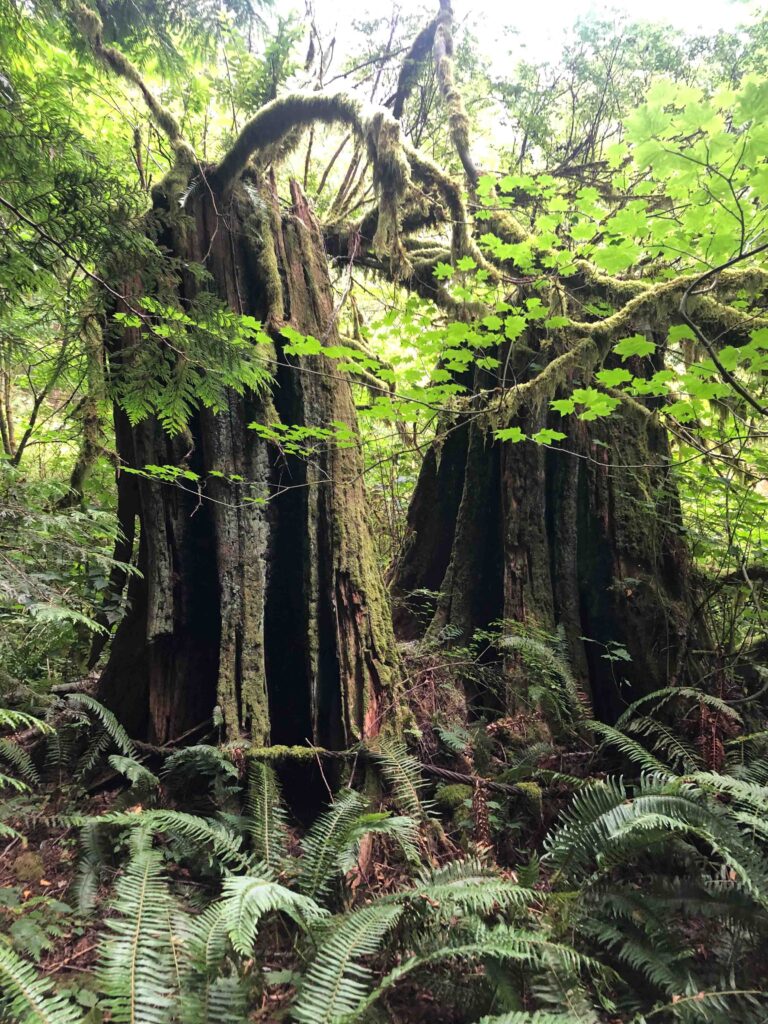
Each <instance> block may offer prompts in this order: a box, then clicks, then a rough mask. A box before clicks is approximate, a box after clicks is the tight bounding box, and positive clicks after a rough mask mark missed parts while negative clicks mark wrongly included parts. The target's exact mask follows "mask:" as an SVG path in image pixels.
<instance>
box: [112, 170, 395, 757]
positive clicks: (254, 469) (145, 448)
mask: <svg viewBox="0 0 768 1024" xmlns="http://www.w3.org/2000/svg"><path fill="white" fill-rule="evenodd" d="M292 199H293V205H292V208H291V209H290V211H288V212H285V213H282V214H281V212H280V209H279V206H278V201H277V196H276V193H275V190H274V186H273V185H270V184H267V185H265V184H264V183H263V182H256V181H255V180H250V181H247V182H244V181H242V180H241V181H240V182H239V183H238V184H237V185H236V186H235V187H234V189H233V190H232V192H231V195H230V196H229V197H228V198H227V199H226V200H225V201H223V200H221V199H219V200H218V204H219V206H218V207H217V204H216V202H215V201H214V198H213V196H212V195H211V194H210V192H208V191H206V190H205V189H201V190H200V191H199V192H198V193H197V194H194V193H193V194H192V195H191V197H190V198H189V199H188V201H187V214H188V215H186V216H181V217H180V216H178V215H175V214H174V213H173V212H172V211H173V207H174V204H176V205H177V201H176V199H175V198H174V197H166V196H162V195H160V196H158V197H157V198H156V201H155V206H156V210H155V213H156V215H157V216H156V218H155V220H156V221H157V222H158V223H160V224H162V225H164V226H163V227H162V228H161V230H160V237H159V241H160V243H161V244H162V245H164V246H165V247H166V248H167V249H168V250H170V252H171V254H172V255H174V256H176V257H178V258H179V267H181V268H182V269H180V270H179V271H178V295H179V300H180V301H181V302H182V303H183V304H186V303H188V302H189V301H191V300H193V299H194V297H195V295H196V294H197V291H198V289H199V287H200V285H199V283H198V281H197V279H196V278H195V276H193V274H192V273H190V272H189V271H188V270H186V269H183V268H185V266H186V265H188V263H190V262H194V263H198V264H203V265H204V266H205V267H206V269H207V270H208V271H209V273H210V274H211V276H212V279H213V282H214V284H213V285H212V286H209V287H214V288H215V290H216V292H217V293H218V295H219V297H220V298H222V299H223V300H224V301H225V302H226V303H227V305H228V306H229V307H230V308H231V309H232V310H234V311H236V312H238V313H242V314H247V315H251V316H253V317H255V318H256V319H258V320H260V321H262V322H263V323H264V324H265V325H267V326H268V328H269V331H270V334H271V336H272V337H273V340H274V349H273V350H272V351H271V353H270V356H271V358H272V359H273V360H275V362H276V363H277V364H278V365H277V368H276V371H275V377H276V379H275V385H274V387H273V388H272V390H271V391H270V392H269V393H267V394H265V395H256V394H250V393H249V394H246V395H245V396H239V395H237V394H236V393H234V392H230V393H229V394H228V398H227V403H228V408H227V409H226V411H224V412H223V413H219V414H214V413H212V412H211V411H209V410H206V409H202V410H200V411H198V412H195V413H194V414H193V416H192V417H191V420H190V422H189V425H188V429H187V431H185V432H184V433H182V434H179V435H176V436H175V437H170V436H169V435H168V434H167V433H166V432H165V431H164V430H163V429H162V427H161V426H160V424H159V423H158V421H157V420H156V419H154V418H148V419H144V420H142V421H141V422H140V423H138V425H136V426H135V427H131V425H130V424H129V423H128V420H127V418H126V416H125V414H124V413H123V412H122V410H120V409H119V408H116V411H115V426H116V435H117V447H118V452H119V455H120V457H121V460H122V462H123V464H124V465H125V466H127V467H136V468H141V467H143V466H145V465H148V464H150V465H152V464H154V465H161V466H163V465H172V466H177V467H182V468H188V469H190V470H192V471H194V473H196V474H198V475H199V476H200V477H201V479H204V480H205V491H204V496H203V497H202V498H200V497H199V496H198V495H197V493H195V490H196V487H195V484H194V483H191V484H190V485H189V489H182V488H181V487H179V486H174V485H172V484H164V483H159V482H155V481H152V480H148V479H146V478H144V477H141V476H135V475H132V476H126V475H125V474H123V475H121V477H120V498H121V508H120V513H121V519H122V523H123V530H124V532H125V533H127V534H128V535H129V536H130V534H131V531H132V528H133V524H134V521H135V520H138V523H139V530H138V534H139V546H138V557H137V563H138V567H139V569H140V570H141V573H142V577H141V578H139V577H134V578H132V579H131V580H130V582H129V586H128V597H129V609H128V612H127V614H126V616H125V618H124V620H123V621H122V623H121V625H120V626H119V628H118V631H117V634H116V636H115V638H114V641H113V644H112V648H111V652H110V657H109V661H108V664H107V666H106V668H105V670H104V672H103V674H102V677H101V686H100V692H101V698H102V699H103V700H104V701H105V702H106V703H107V704H108V706H109V707H111V708H112V709H114V710H115V711H116V713H117V714H118V716H119V717H120V719H121V720H122V721H123V722H124V723H125V724H126V725H127V726H128V728H129V729H130V731H131V732H132V733H133V734H134V735H142V734H143V735H146V736H148V737H149V738H150V739H151V740H153V741H156V742H165V741H167V740H169V739H171V738H173V737H175V736H178V735H180V734H181V733H183V732H185V731H186V730H187V729H189V728H191V727H193V726H195V725H197V724H198V723H200V722H201V721H203V720H204V719H206V718H207V717H210V716H211V714H212V712H213V710H214V707H215V706H216V705H218V707H219V708H220V709H221V713H222V715H223V718H224V723H225V728H226V732H227V735H228V736H230V737H233V736H238V735H249V736H250V737H251V738H252V740H253V742H254V743H255V744H257V745H259V744H266V743H285V744H304V743H306V742H311V743H313V744H317V745H321V746H326V747H334V748H338V747H341V746H344V745H346V744H348V743H349V742H350V741H352V740H354V739H355V738H359V737H362V736H367V735H371V734H375V732H376V731H377V730H378V727H379V722H380V719H381V716H382V713H383V711H384V707H385V702H386V697H387V691H388V688H389V687H390V685H391V684H392V680H393V673H394V668H395V664H396V655H395V648H394V641H393V635H392V630H391V622H390V617H389V610H388V604H387V598H386V593H385V590H384V587H383V584H382V582H381V580H380V577H379V574H378V570H377V567H376V564H375V560H374V555H373V549H372V545H371V541H370V537H369V533H368V524H367V522H366V514H365V503H364V492H363V481H362V459H361V455H360V451H359V448H357V447H346V448H343V447H342V448H340V447H338V446H336V445H334V444H332V443H331V444H329V445H327V446H325V447H324V448H323V450H322V452H321V453H319V454H317V455H313V456H312V457H311V458H309V459H305V458H300V457H298V456H292V455H285V454H283V453H281V452H280V451H279V450H278V448H277V446H275V445H274V444H271V443H269V442H267V441H265V440H263V439H262V438H260V437H259V436H258V434H257V433H256V432H255V431H253V430H249V424H251V423H253V422H259V423H267V424H269V423H276V422H281V423H284V424H297V425H302V426H321V427H328V426H329V424H331V423H332V422H334V421H337V422H343V423H345V424H349V425H350V426H353V427H354V423H355V410H354V404H353V400H352V394H351V390H350V387H349V383H348V381H347V380H346V379H345V378H344V377H343V375H341V374H340V373H339V372H338V369H337V368H335V367H334V366H333V365H332V364H331V363H330V362H329V361H328V360H327V359H326V358H325V357H323V356H313V357H302V358H300V359H296V358H293V357H290V356H288V355H286V354H285V353H283V350H282V348H283V339H282V338H281V336H280V334H279V327H280V326H282V325H284V324H286V323H287V324H290V325H291V326H292V327H293V328H294V329H295V330H298V331H300V332H301V333H302V334H312V335H314V336H316V337H318V338H320V339H322V340H323V341H324V342H326V343H328V344H333V343H334V342H335V341H337V334H336V327H335V324H334V309H333V299H332V292H331V287H330V281H329V277H328V270H327V264H326V258H325V253H324V248H323V244H322V238H321V235H320V232H319V229H318V225H317V223H316V221H315V219H314V217H313V215H312V213H311V212H310V210H309V208H308V206H307V203H306V201H305V199H304V197H303V195H302V194H301V192H300V190H299V189H298V187H297V186H293V190H292ZM222 204H223V205H222ZM137 341H138V337H137V331H135V330H132V329H128V330H125V331H122V332H121V334H120V336H119V337H118V338H117V340H116V341H115V342H114V344H115V345H116V346H117V347H118V349H125V348H126V347H127V346H129V345H132V344H136V343H137ZM144 343H146V342H144ZM265 348H268V346H265ZM211 471H214V472H215V473H217V474H223V475H224V476H225V477H231V476H233V475H237V476H239V477H242V479H243V481H245V482H244V483H242V484H239V483H234V484H233V483H231V482H228V481H227V480H224V479H222V478H220V477H214V478H211V477H209V476H208V474H209V473H210V472H211ZM254 498H255V499H257V500H256V501H253V500H251V499H254Z"/></svg>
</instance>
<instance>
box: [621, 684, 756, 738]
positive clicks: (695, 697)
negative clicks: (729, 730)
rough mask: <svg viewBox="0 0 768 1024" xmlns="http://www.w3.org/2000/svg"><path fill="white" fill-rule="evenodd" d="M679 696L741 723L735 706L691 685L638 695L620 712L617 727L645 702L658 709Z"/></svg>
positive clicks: (667, 687) (623, 725)
mask: <svg viewBox="0 0 768 1024" xmlns="http://www.w3.org/2000/svg"><path fill="white" fill-rule="evenodd" d="M679 697H683V698H685V699H686V700H690V701H693V702H697V703H700V704H705V705H706V706H707V707H709V708H711V709H712V710H713V711H717V712H718V713H719V714H721V715H725V716H726V718H730V719H731V721H733V722H737V723H741V721H742V718H741V715H740V714H739V712H738V711H736V709H735V708H732V707H731V705H730V704H728V703H727V702H726V701H724V700H723V699H722V698H721V697H716V696H715V695H714V694H711V693H706V692H705V691H704V690H698V689H696V687H693V686H665V687H663V688H662V689H660V690H654V691H653V693H646V694H644V695H643V696H642V697H639V698H638V699H637V700H636V701H634V702H633V703H632V704H630V705H629V707H628V708H626V709H625V711H624V712H623V713H622V714H621V716H620V717H619V719H618V720H617V722H616V728H617V729H623V728H624V727H625V725H626V724H627V722H629V720H630V719H631V718H633V717H634V716H635V715H636V714H637V712H638V711H639V710H640V708H643V707H645V706H646V704H650V705H652V707H653V709H654V711H658V710H660V709H661V708H662V707H663V706H664V705H665V704H667V703H669V701H671V700H676V699H677V698H679Z"/></svg>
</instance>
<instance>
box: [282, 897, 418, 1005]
mask: <svg viewBox="0 0 768 1024" xmlns="http://www.w3.org/2000/svg"><path fill="white" fill-rule="evenodd" d="M402 913H403V909H402V907H398V906H393V905H378V904H373V905H372V906H370V907H363V908H362V910H357V911H354V912H353V913H351V914H349V915H347V916H346V917H345V918H343V919H342V920H341V922H340V924H339V925H338V927H333V928H330V929H328V931H327V933H326V935H325V941H324V942H323V946H322V949H321V950H320V952H319V953H318V954H317V956H316V957H315V959H314V960H313V962H312V963H311V965H310V967H309V970H308V972H307V974H306V976H305V978H304V981H303V983H302V985H301V988H300V991H299V995H298V999H297V1001H296V1005H295V1006H294V1009H293V1014H292V1016H293V1019H294V1021H296V1022H297V1024H338V1022H341V1021H346V1020H348V1019H350V1018H349V1015H350V1014H352V1013H353V1011H355V1010H356V1009H357V1008H358V1007H359V1006H360V1005H361V1004H362V1003H363V1002H364V1000H365V998H366V996H367V994H368V990H369V988H370V985H371V982H372V978H373V975H372V972H371V970H370V969H369V968H368V967H365V966H363V964H362V963H361V960H362V959H363V958H364V957H369V956H372V955H373V954H374V953H377V952H378V950H379V949H380V947H381V944H382V942H383V941H384V939H385V937H386V935H387V934H388V932H389V931H390V930H391V929H392V928H393V927H394V926H395V924H396V923H397V921H398V920H399V918H400V916H401V915H402ZM353 1019H354V1018H353Z"/></svg>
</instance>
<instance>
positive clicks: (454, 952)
mask: <svg viewBox="0 0 768 1024" xmlns="http://www.w3.org/2000/svg"><path fill="white" fill-rule="evenodd" d="M479 959H483V960H487V959H491V960H498V961H500V962H501V963H507V962H509V961H518V962H520V963H522V964H525V965H526V966H529V967H541V966H549V965H552V964H558V965H559V966H561V967H563V968H564V969H566V970H567V971H570V972H573V973H579V972H591V973H593V974H595V975H598V976H602V977H606V976H608V975H609V974H611V973H612V972H611V971H610V970H609V969H607V968H606V967H605V965H604V964H601V963H600V962H599V961H598V960H595V959H594V958H593V957H589V956H586V955H584V954H582V953H579V952H578V951H577V950H576V949H574V948H573V947H572V946H567V945H565V944H563V943H559V942H554V941H552V940H551V939H548V938H546V937H545V936H542V935H541V934H540V933H538V932H529V931H523V930H518V929H513V928H508V927H506V926H503V925H502V926H498V927H495V928H491V929H482V928H481V929H478V932H477V936H476V937H475V938H474V939H472V940H470V941H465V940H463V939H460V941H459V942H458V943H456V944H450V943H449V944H446V945H444V946H443V947H441V948H440V949H436V950H432V951H431V952H429V953H426V954H422V955H420V954H416V955H415V956H412V957H409V958H408V959H407V960H405V961H404V962H403V963H402V964H399V965H398V966H397V967H395V968H394V969H393V970H392V971H390V972H389V974H387V975H386V976H385V977H384V978H383V979H382V981H381V982H380V983H379V984H378V985H377V986H376V988H375V989H374V990H373V991H372V992H371V993H370V994H369V995H368V996H366V998H365V1000H364V1001H362V1002H361V1003H360V1004H359V1005H358V1006H357V1007H355V1008H354V1015H352V1014H350V1016H349V1017H348V1018H345V1020H349V1021H350V1024H351V1022H352V1021H354V1020H359V1019H361V1018H362V1016H363V1014H364V1013H365V1012H366V1011H367V1010H368V1009H369V1008H370V1007H371V1006H373V1004H374V1003H376V1002H377V1001H378V1000H379V999H380V998H381V996H382V995H384V993H385V992H387V991H389V990H390V989H392V988H394V987H395V986H396V985H398V984H399V983H400V982H401V981H402V980H403V978H405V977H407V976H408V975H410V974H412V973H413V972H414V971H420V970H423V969H425V968H430V967H433V966H435V965H436V964H440V963H442V962H444V961H446V960H471V961H475V960H479Z"/></svg>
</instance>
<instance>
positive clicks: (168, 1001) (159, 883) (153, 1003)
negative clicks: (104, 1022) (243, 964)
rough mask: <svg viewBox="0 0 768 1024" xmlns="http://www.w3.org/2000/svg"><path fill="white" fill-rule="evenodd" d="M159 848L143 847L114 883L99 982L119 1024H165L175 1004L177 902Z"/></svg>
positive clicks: (112, 1018)
mask: <svg viewBox="0 0 768 1024" xmlns="http://www.w3.org/2000/svg"><path fill="white" fill-rule="evenodd" d="M162 865H163V862H162V855H161V853H160V852H159V851H158V850H152V849H139V850H138V852H136V853H135V854H134V856H133V857H132V858H131V860H130V861H129V863H128V865H127V867H126V869H125V873H124V874H123V876H122V877H121V878H120V879H119V880H118V881H117V883H116V885H115V898H114V901H113V904H112V905H113V907H114V908H115V910H116V911H118V914H119V916H118V917H117V918H108V919H107V922H106V923H107V927H108V928H109V929H110V932H109V933H108V937H107V939H106V942H105V944H104V949H103V954H102V959H101V963H100V965H99V969H98V979H99V982H100V987H101V989H102V991H104V993H105V994H106V996H107V1002H108V1007H109V1012H110V1019H111V1020H113V1021H115V1022H116V1024H167V1022H168V1020H169V1017H170V1014H171V1009H172V1007H173V1004H174V1001H175V991H174V969H173V958H172V948H173V933H172V931H171V928H170V915H171V912H172V910H173V900H172V897H171V894H170V890H169V887H168V883H167V880H166V878H165V875H164V873H163V866H162Z"/></svg>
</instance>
